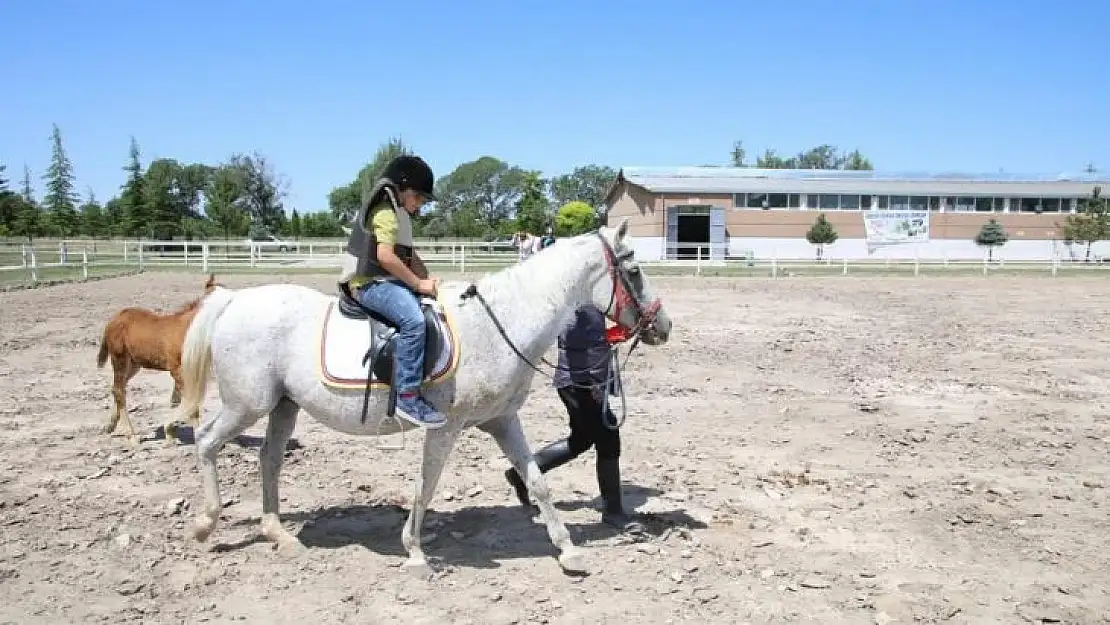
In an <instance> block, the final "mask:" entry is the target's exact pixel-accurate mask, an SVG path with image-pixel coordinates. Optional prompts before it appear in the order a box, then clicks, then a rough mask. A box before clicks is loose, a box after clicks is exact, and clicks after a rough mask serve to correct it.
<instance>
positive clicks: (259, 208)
mask: <svg viewBox="0 0 1110 625" xmlns="http://www.w3.org/2000/svg"><path fill="white" fill-rule="evenodd" d="M229 166H230V167H232V168H234V169H235V170H236V171H237V172H238V176H239V184H240V200H241V206H242V208H243V210H245V211H246V212H247V215H249V216H250V219H251V223H252V224H253V225H257V226H260V227H261V228H262V229H264V230H265V231H266V232H269V233H271V234H276V233H278V232H281V231H282V230H283V228H284V226H285V221H286V219H287V218H286V216H285V208H284V206H283V205H282V198H284V197H285V195H286V183H285V181H284V180H283V179H282V177H281V176H280V175H279V174H278V173H277V172H276V171H274V168H273V166H272V165H271V164H270V162H269V161H268V160H267V159H266V157H264V156H262V155H261V154H258V153H257V152H254V153H251V154H236V155H234V156H232V157H231V161H230V163H229Z"/></svg>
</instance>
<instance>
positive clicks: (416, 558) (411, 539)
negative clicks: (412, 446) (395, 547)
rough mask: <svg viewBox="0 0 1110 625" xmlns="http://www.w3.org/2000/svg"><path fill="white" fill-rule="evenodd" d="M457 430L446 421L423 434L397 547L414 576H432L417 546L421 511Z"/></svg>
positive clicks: (426, 503) (448, 453)
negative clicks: (417, 469) (405, 555)
mask: <svg viewBox="0 0 1110 625" xmlns="http://www.w3.org/2000/svg"><path fill="white" fill-rule="evenodd" d="M460 428H461V426H457V425H455V424H454V423H451V422H448V423H447V425H446V426H444V427H442V428H437V429H434V430H425V431H424V432H425V434H424V461H423V463H422V464H421V467H420V477H419V478H418V479H417V480H416V493H415V495H414V496H413V498H412V510H411V511H410V512H409V518H408V520H407V521H406V522H405V529H404V530H402V531H401V544H402V545H404V547H405V551H407V552H408V554H409V559H408V560H407V561H406V562H405V569H406V570H407V571H409V572H410V573H412V574H414V575H416V576H418V577H425V578H426V577H430V576H431V575H432V568H431V567H430V566H428V561H427V559H425V557H424V549H423V548H422V547H421V545H420V530H421V528H422V527H423V525H424V512H425V511H426V510H427V508H428V503H430V502H431V500H432V495H434V494H435V490H436V484H438V483H439V476H440V475H442V474H443V467H444V465H445V464H446V463H447V457H448V456H449V455H450V454H451V449H452V448H453V447H454V446H455V441H456V439H458V437H459V432H460Z"/></svg>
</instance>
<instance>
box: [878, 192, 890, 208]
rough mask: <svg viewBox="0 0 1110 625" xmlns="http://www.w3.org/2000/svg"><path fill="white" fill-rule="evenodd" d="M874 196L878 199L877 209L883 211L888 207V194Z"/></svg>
mask: <svg viewBox="0 0 1110 625" xmlns="http://www.w3.org/2000/svg"><path fill="white" fill-rule="evenodd" d="M876 197H877V198H878V200H879V210H881V211H885V210H886V209H887V208H889V207H890V196H889V195H879V196H876Z"/></svg>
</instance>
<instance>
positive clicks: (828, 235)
mask: <svg viewBox="0 0 1110 625" xmlns="http://www.w3.org/2000/svg"><path fill="white" fill-rule="evenodd" d="M839 238H840V235H839V234H837V232H836V228H834V227H833V225H832V224H831V223H829V220H828V219H826V218H825V213H821V214H819V215H817V221H815V222H813V227H811V228H810V229H809V232H807V233H806V241H809V242H810V244H811V245H816V246H817V259H818V260H820V259H821V256H822V255H823V254H824V252H825V246H826V245H831V244H833V243H836V240H837V239H839Z"/></svg>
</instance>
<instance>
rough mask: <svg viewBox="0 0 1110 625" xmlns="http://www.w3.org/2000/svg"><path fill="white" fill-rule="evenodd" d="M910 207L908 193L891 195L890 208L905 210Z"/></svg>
mask: <svg viewBox="0 0 1110 625" xmlns="http://www.w3.org/2000/svg"><path fill="white" fill-rule="evenodd" d="M909 207H910V198H909V196H906V195H892V196H890V210H895V211H904V210H906V209H907V208H909Z"/></svg>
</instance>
